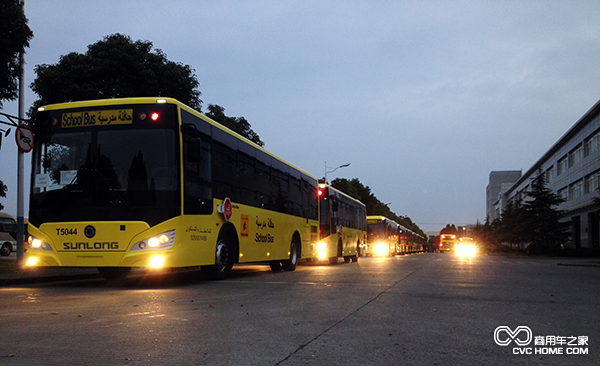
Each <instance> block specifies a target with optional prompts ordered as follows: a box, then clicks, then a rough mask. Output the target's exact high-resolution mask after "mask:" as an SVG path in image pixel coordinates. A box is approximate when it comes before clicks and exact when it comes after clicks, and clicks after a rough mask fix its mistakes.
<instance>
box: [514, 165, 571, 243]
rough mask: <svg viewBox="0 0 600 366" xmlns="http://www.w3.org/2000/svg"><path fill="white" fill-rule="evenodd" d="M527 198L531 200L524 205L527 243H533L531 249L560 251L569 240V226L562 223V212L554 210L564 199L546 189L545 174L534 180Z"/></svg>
mask: <svg viewBox="0 0 600 366" xmlns="http://www.w3.org/2000/svg"><path fill="white" fill-rule="evenodd" d="M527 196H528V197H529V198H531V199H530V200H526V202H525V203H523V209H524V211H525V212H524V225H525V226H526V227H527V232H526V236H525V239H526V241H527V242H529V243H531V249H535V250H540V251H544V252H553V251H556V250H558V249H559V248H560V246H561V245H562V244H564V243H565V242H567V240H568V239H569V233H568V231H567V230H568V227H567V225H568V224H567V223H563V222H560V218H561V212H560V211H559V210H556V209H555V208H554V207H555V206H558V205H559V204H561V203H562V202H564V199H563V198H561V197H560V196H559V195H558V194H556V193H553V192H552V191H551V190H550V189H549V188H547V187H546V180H545V175H544V174H539V175H538V176H537V177H536V178H535V179H533V181H532V182H531V191H529V192H527Z"/></svg>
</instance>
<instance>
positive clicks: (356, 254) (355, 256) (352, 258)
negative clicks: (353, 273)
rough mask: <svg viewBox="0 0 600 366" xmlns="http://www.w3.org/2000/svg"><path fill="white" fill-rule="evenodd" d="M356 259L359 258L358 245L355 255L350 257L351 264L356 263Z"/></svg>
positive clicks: (358, 245)
mask: <svg viewBox="0 0 600 366" xmlns="http://www.w3.org/2000/svg"><path fill="white" fill-rule="evenodd" d="M358 257H360V244H357V245H356V253H354V255H353V256H351V257H350V260H351V261H352V262H358Z"/></svg>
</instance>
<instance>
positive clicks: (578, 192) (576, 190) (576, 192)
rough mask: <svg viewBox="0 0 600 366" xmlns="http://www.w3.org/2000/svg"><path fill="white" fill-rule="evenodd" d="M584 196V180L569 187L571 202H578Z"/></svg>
mask: <svg viewBox="0 0 600 366" xmlns="http://www.w3.org/2000/svg"><path fill="white" fill-rule="evenodd" d="M581 196H583V179H580V180H578V181H576V182H575V183H571V184H570V185H569V200H576V199H578V198H580V197H581Z"/></svg>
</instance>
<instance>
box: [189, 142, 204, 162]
mask: <svg viewBox="0 0 600 366" xmlns="http://www.w3.org/2000/svg"><path fill="white" fill-rule="evenodd" d="M201 150H202V140H200V139H199V138H191V139H190V141H189V142H188V151H187V152H188V161H189V162H191V163H197V162H199V161H200V151H201Z"/></svg>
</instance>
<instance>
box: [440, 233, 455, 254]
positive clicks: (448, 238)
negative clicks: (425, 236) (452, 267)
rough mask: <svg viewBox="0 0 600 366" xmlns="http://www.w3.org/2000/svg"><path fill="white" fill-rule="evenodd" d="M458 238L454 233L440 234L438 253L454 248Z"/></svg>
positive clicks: (450, 250)
mask: <svg viewBox="0 0 600 366" xmlns="http://www.w3.org/2000/svg"><path fill="white" fill-rule="evenodd" d="M457 242H458V238H457V236H456V234H454V233H441V234H440V253H445V252H452V251H454V249H456V243H457Z"/></svg>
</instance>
